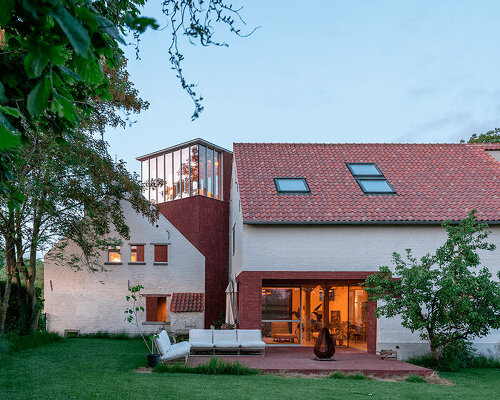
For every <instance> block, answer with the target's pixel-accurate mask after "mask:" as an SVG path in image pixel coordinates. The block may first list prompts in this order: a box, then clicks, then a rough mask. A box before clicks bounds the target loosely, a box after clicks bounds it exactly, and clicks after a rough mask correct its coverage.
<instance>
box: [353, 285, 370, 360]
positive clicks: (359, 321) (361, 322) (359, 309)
mask: <svg viewBox="0 0 500 400" xmlns="http://www.w3.org/2000/svg"><path fill="white" fill-rule="evenodd" d="M367 304H368V294H367V293H366V292H365V291H364V290H363V288H361V287H359V286H350V287H349V346H351V347H355V348H358V349H360V350H364V351H366V330H367V323H368V318H367V314H366V305H367Z"/></svg>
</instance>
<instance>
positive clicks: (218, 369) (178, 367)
mask: <svg viewBox="0 0 500 400" xmlns="http://www.w3.org/2000/svg"><path fill="white" fill-rule="evenodd" d="M153 371H154V372H170V373H184V374H203V375H258V374H260V373H261V371H260V370H258V369H253V368H249V367H247V366H245V365H242V364H240V363H239V362H235V363H230V362H226V361H220V360H218V359H217V358H211V359H210V361H209V362H208V364H199V365H197V366H196V367H189V366H187V365H184V364H181V363H175V364H173V365H168V364H158V365H157V366H156V367H155V368H154V370H153Z"/></svg>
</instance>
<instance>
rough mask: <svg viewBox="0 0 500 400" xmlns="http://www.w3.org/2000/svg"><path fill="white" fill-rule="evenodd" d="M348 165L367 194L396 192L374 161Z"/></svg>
mask: <svg viewBox="0 0 500 400" xmlns="http://www.w3.org/2000/svg"><path fill="white" fill-rule="evenodd" d="M347 167H348V168H349V171H351V174H352V175H353V176H354V179H356V182H358V185H359V187H360V188H361V190H363V192H364V193H365V194H395V193H396V191H395V190H394V188H393V187H392V186H391V184H390V183H389V181H388V180H387V179H386V178H385V177H384V175H383V174H382V172H381V171H380V169H379V168H378V167H377V165H376V164H374V163H348V164H347Z"/></svg>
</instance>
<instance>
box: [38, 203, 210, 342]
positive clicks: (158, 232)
mask: <svg viewBox="0 0 500 400" xmlns="http://www.w3.org/2000/svg"><path fill="white" fill-rule="evenodd" d="M123 211H124V215H125V218H126V222H127V224H128V226H129V227H130V228H131V229H130V240H124V241H123V243H122V246H121V261H122V263H121V265H106V264H105V262H106V261H107V254H106V253H105V252H104V253H103V254H101V256H100V264H101V265H102V266H103V268H104V270H105V271H103V272H89V271H88V270H85V269H82V270H79V271H75V270H73V269H71V268H70V267H68V266H64V265H63V266H59V265H56V263H55V262H54V261H53V260H52V259H51V257H50V252H48V253H47V255H46V256H45V268H44V294H45V312H46V313H47V328H48V330H49V331H53V332H58V333H61V334H63V333H64V331H65V330H77V331H80V332H81V333H94V332H97V331H106V332H126V333H129V334H131V335H134V334H137V330H136V328H135V326H133V325H131V324H129V323H128V322H126V321H125V320H124V318H125V314H124V312H125V309H126V308H128V307H129V303H127V301H126V299H125V297H126V296H127V294H128V285H130V286H134V285H137V284H141V285H142V286H144V289H143V291H142V293H144V294H162V295H163V294H165V295H167V294H170V295H171V294H172V293H174V292H179V293H182V292H195V293H203V292H205V257H204V256H203V255H202V254H201V253H200V252H199V251H198V250H197V249H196V248H195V247H194V246H193V245H192V244H191V243H190V242H189V241H188V240H187V239H186V238H185V237H184V236H183V235H182V234H181V233H180V232H179V231H178V230H177V229H176V228H175V227H174V226H173V225H172V224H171V223H170V222H169V221H168V220H167V219H166V218H165V217H163V216H162V215H160V219H159V220H158V221H156V222H155V224H154V225H152V224H151V223H150V222H149V221H148V220H147V219H145V218H143V217H142V216H141V215H138V214H137V213H136V212H135V211H134V210H133V209H132V208H131V207H130V205H129V204H128V203H124V204H123ZM133 244H144V245H145V254H144V260H145V265H138V264H129V260H130V245H133ZM154 244H168V264H167V265H165V264H162V265H155V264H154V263H153V260H154V246H153V245H154ZM66 251H67V253H68V254H71V253H72V252H74V253H75V254H79V253H80V251H79V249H78V247H77V246H76V245H73V246H68V247H67V248H66ZM170 299H171V296H170V297H167V325H166V326H165V327H166V328H167V329H170V330H171V331H172V332H175V333H185V332H186V330H187V329H189V328H190V327H191V328H192V327H197V328H203V324H204V322H203V321H204V313H203V312H199V313H171V312H170ZM139 304H140V305H142V306H143V307H145V299H144V298H141V299H140V301H139ZM176 314H178V315H176ZM145 319H146V316H145V313H142V315H140V323H141V328H142V330H143V331H144V332H157V331H158V330H160V329H162V328H163V324H158V323H156V324H154V323H146V322H145ZM143 323H144V324H143Z"/></svg>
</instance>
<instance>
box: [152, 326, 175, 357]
mask: <svg viewBox="0 0 500 400" xmlns="http://www.w3.org/2000/svg"><path fill="white" fill-rule="evenodd" d="M155 342H156V347H158V351H159V352H160V354H161V355H162V356H163V355H165V354H167V353H168V351H169V350H170V347H171V346H172V343H171V342H170V338H169V337H168V333H167V332H166V331H165V330H163V331H161V332H160V334H159V335H158V337H157V338H155Z"/></svg>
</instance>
